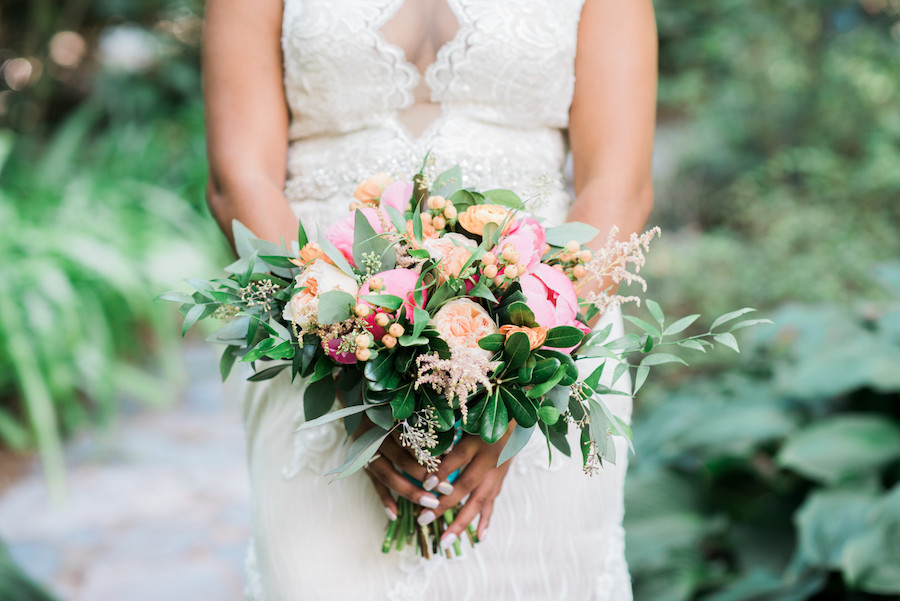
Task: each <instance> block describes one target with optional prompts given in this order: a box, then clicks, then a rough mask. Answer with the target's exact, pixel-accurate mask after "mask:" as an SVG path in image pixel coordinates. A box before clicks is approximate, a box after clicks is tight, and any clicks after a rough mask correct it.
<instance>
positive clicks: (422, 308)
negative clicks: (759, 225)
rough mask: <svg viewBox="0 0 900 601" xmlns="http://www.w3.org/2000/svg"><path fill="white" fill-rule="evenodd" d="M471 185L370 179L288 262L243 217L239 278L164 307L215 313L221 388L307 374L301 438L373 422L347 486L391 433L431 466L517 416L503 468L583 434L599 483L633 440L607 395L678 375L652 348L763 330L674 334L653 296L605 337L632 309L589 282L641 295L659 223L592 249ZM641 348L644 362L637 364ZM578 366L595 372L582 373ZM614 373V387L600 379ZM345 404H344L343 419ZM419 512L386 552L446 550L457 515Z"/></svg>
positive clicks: (501, 195) (724, 340)
mask: <svg viewBox="0 0 900 601" xmlns="http://www.w3.org/2000/svg"><path fill="white" fill-rule="evenodd" d="M461 180H462V174H461V172H460V169H459V168H458V167H457V168H454V169H451V170H449V171H447V172H445V173H443V174H441V175H440V176H439V177H437V178H436V180H435V181H434V182H432V183H430V185H429V184H427V183H426V182H425V178H424V176H423V175H422V174H421V173H420V174H419V175H417V176H416V177H415V178H414V180H413V181H412V182H409V183H407V182H394V181H392V180H391V179H390V178H389V177H387V176H386V175H384V174H379V175H376V176H374V177H372V178H370V179H369V180H367V181H365V182H363V183H361V184H360V185H359V187H358V188H357V190H356V193H355V194H354V196H355V201H354V202H353V204H352V205H351V209H352V210H351V212H350V213H349V214H348V215H347V216H346V217H344V218H343V219H341V220H340V221H337V222H336V223H334V224H333V225H332V226H331V227H329V228H328V229H326V230H325V231H324V232H322V233H321V234H320V236H319V237H318V239H317V240H315V241H312V240H309V238H308V237H307V234H306V232H305V230H304V228H303V225H302V224H301V225H300V228H299V232H298V244H297V245H296V247H294V248H293V249H291V250H288V249H287V248H286V247H285V246H282V245H277V244H273V243H270V242H267V241H263V240H259V239H255V238H254V237H253V236H252V234H251V233H250V232H249V231H248V230H247V229H246V228H245V227H243V226H242V225H241V224H239V223H237V222H236V223H235V224H234V239H235V245H236V248H237V251H238V253H239V255H240V259H239V260H238V261H237V262H236V263H234V264H232V265H230V266H229V267H228V268H227V269H226V271H227V272H229V273H230V275H229V276H228V277H227V278H223V279H214V280H211V281H198V280H191V281H189V283H190V284H191V285H192V286H193V287H194V288H195V289H196V291H195V292H194V293H193V294H191V295H186V294H182V293H177V292H176V293H167V294H165V295H163V296H162V298H164V299H166V300H173V301H176V302H180V303H182V306H181V312H182V314H183V315H184V330H185V331H187V329H188V328H190V327H191V326H192V325H193V324H194V323H196V322H197V321H198V320H200V319H203V318H206V317H213V318H217V319H220V320H222V321H223V322H225V323H224V325H223V326H222V327H221V329H219V330H218V331H217V332H215V333H214V334H213V335H212V336H211V337H210V340H211V341H212V342H216V343H221V344H225V345H227V346H226V349H225V352H224V354H223V355H222V360H221V371H222V376H223V378H224V377H227V375H228V373H229V372H230V370H231V368H232V366H233V364H234V363H235V361H238V360H240V361H242V362H247V363H250V364H251V365H253V367H254V372H255V373H254V375H253V376H251V377H250V380H253V381H258V380H264V379H267V378H272V377H274V376H276V375H277V374H279V373H280V372H282V371H283V370H290V371H291V375H292V377H293V378H297V377H298V376H299V377H303V378H308V381H307V386H306V390H305V393H304V397H303V406H304V412H305V418H306V423H305V424H304V425H303V426H301V429H306V428H314V427H316V426H318V425H321V424H324V423H326V422H330V421H333V420H338V419H343V420H344V423H345V426H346V427H347V429H348V433H350V432H354V431H356V429H357V427H358V426H359V424H360V420H361V419H362V415H363V414H365V415H366V417H368V419H369V420H370V422H371V423H372V424H374V426H373V427H371V428H369V429H368V430H365V432H363V433H362V434H361V435H360V436H359V437H358V438H356V439H355V440H354V442H353V443H352V444H351V445H350V447H349V450H348V455H347V460H346V463H344V464H343V465H341V466H340V467H338V468H337V469H335V470H333V471H332V472H330V473H331V474H333V475H335V476H336V477H337V478H345V477H347V476H349V475H351V474H353V473H354V472H356V471H358V470H359V469H361V468H363V467H364V466H365V465H366V463H367V462H368V461H370V460H371V459H372V458H373V456H374V455H375V454H376V452H377V451H378V448H379V446H380V445H381V444H382V442H383V441H384V440H385V438H386V437H388V436H391V435H392V433H396V434H398V435H399V436H398V439H399V441H400V443H401V444H402V445H404V446H406V447H407V448H408V450H409V451H410V452H411V453H412V454H413V455H414V456H415V458H416V459H417V461H418V462H419V463H420V464H421V465H422V466H424V467H425V468H426V469H427V470H428V471H435V470H437V468H438V465H439V463H440V460H441V456H442V455H443V454H444V453H446V452H448V451H449V450H450V449H451V448H452V446H453V445H454V444H455V442H456V441H457V440H458V439H459V437H460V436H461V435H462V433H468V434H470V435H476V436H480V437H481V438H482V439H483V440H484V441H486V442H488V443H497V442H498V441H500V440H501V438H502V437H503V436H504V435H505V434H506V432H507V430H508V428H509V426H510V424H511V423H512V422H513V420H514V423H515V428H514V429H513V431H512V433H511V435H510V436H509V437H508V440H507V441H506V443H505V446H504V448H503V450H502V454H501V456H500V461H501V463H502V462H504V461H506V460H508V459H509V458H510V457H512V456H513V455H515V454H516V453H517V452H518V451H519V450H521V449H522V448H523V447H524V446H525V444H526V443H527V442H528V441H529V439H530V438H531V437H532V436H533V435H535V434H536V433H539V434H540V435H541V436H543V437H544V438H545V439H546V441H547V445H548V449H549V448H550V447H555V448H556V449H558V450H559V451H561V452H562V453H564V454H566V455H569V454H570V447H569V443H568V440H567V437H566V433H567V432H568V431H569V429H570V428H579V429H580V430H581V433H580V451H581V457H582V461H583V464H584V470H585V472H587V473H588V474H592V473H594V472H596V471H597V470H598V468H599V467H600V465H601V463H602V462H603V461H609V462H614V461H615V445H614V444H613V437H616V436H623V437H625V438H626V439H628V438H629V437H630V431H629V427H628V425H627V424H625V423H624V422H623V421H622V420H620V419H619V418H618V417H616V416H615V415H613V414H612V412H611V411H610V410H609V409H608V408H607V407H606V406H605V405H604V403H603V401H602V398H601V395H605V394H630V393H625V392H622V391H621V390H618V389H616V388H614V387H615V385H616V382H618V381H619V380H620V379H621V378H622V377H624V376H625V374H626V372H629V371H630V370H634V376H633V381H634V390H635V391H637V389H639V388H640V387H641V385H642V384H643V383H644V381H645V380H646V378H647V374H648V372H649V371H650V368H651V367H652V366H654V365H660V364H663V363H669V362H681V363H683V360H682V359H680V358H679V357H678V356H676V355H673V354H670V353H660V352H652V351H655V349H656V348H657V347H660V346H671V345H679V346H682V347H686V348H692V349H695V350H700V351H704V350H705V349H706V348H708V347H710V346H712V342H710V340H714V341H717V342H719V343H721V344H724V345H726V346H729V347H731V348H734V349H735V350H737V345H736V342H735V339H734V336H733V335H732V334H731V333H730V331H731V330H735V329H737V328H740V327H744V326H747V325H751V324H753V323H756V322H758V321H761V320H745V321H741V322H737V323H735V324H734V325H732V326H731V327H730V329H729V330H728V331H725V330H722V331H719V332H713V330H715V329H716V328H719V327H720V326H722V325H723V324H726V323H730V322H733V320H735V319H737V318H738V317H739V316H740V315H742V314H744V313H746V312H748V311H750V309H743V310H740V311H735V312H733V313H729V314H727V315H724V316H722V317H721V318H719V319H718V320H716V322H715V323H714V324H713V327H712V329H711V330H710V331H709V332H707V333H705V334H701V335H697V336H691V337H689V338H684V339H678V338H676V336H677V335H678V334H681V333H682V332H683V331H684V330H685V329H687V328H688V327H689V326H690V325H691V324H692V323H693V322H694V321H695V320H696V319H697V318H698V317H699V316H698V315H691V316H689V317H685V318H683V319H679V320H677V321H675V322H673V323H671V324H668V325H667V324H666V320H665V316H664V315H663V313H662V310H661V309H660V308H659V306H658V305H657V304H656V303H654V302H653V301H649V300H647V301H646V305H647V307H648V308H649V311H650V313H651V314H652V316H653V318H654V320H655V322H656V323H650V322H647V321H645V320H642V319H639V318H636V317H631V316H628V317H626V319H629V320H630V321H631V322H632V323H634V324H636V325H637V326H638V328H639V329H640V330H641V331H642V334H629V335H626V336H624V337H620V338H616V339H610V338H611V336H610V329H611V326H609V327H607V328H605V329H603V330H601V331H596V332H592V331H591V328H590V327H589V326H588V325H587V324H588V322H590V321H591V320H592V319H594V318H595V317H596V316H598V315H600V314H601V313H602V312H603V311H604V310H605V309H607V308H608V307H610V306H614V305H618V304H621V303H622V302H626V301H639V299H637V298H636V297H623V296H619V295H616V294H611V293H610V292H609V290H601V289H599V287H598V286H597V285H596V284H597V283H598V282H601V281H602V282H614V283H616V284H618V283H632V282H636V283H638V284H641V285H644V282H643V280H642V279H641V277H640V276H639V275H638V271H639V270H640V267H641V266H642V265H643V264H644V252H645V251H647V250H648V246H649V244H650V241H651V240H652V239H653V238H654V237H655V236H656V235H657V234H658V233H659V230H658V228H654V229H652V230H650V231H648V232H646V233H644V234H642V235H637V234H632V235H631V237H630V239H629V240H628V241H624V242H622V241H618V240H617V239H616V232H615V231H613V232H611V233H610V235H609V238H608V242H607V244H606V246H605V247H603V248H602V249H600V250H598V251H592V250H589V249H588V248H586V247H585V243H587V242H589V241H590V240H592V239H594V238H595V237H596V236H597V234H598V232H597V230H596V229H595V228H593V227H590V226H587V225H585V224H580V223H566V224H564V225H560V226H556V227H546V226H545V225H543V224H542V223H540V222H539V221H538V220H536V219H535V218H533V217H531V216H528V215H527V214H525V213H524V211H523V209H524V204H523V202H522V201H521V200H520V199H519V197H518V196H516V195H515V194H514V193H513V192H511V191H509V190H488V191H481V192H479V191H476V190H473V189H464V188H462V187H461V184H460V182H461ZM629 267H633V270H632V271H630V270H629ZM587 290H590V291H589V292H586V291H587ZM635 353H637V354H642V355H644V356H643V358H642V359H641V360H640V361H632V362H629V361H628V360H627V357H628V356H629V355H632V354H635ZM583 358H594V363H599V365H598V366H597V367H595V369H593V370H592V371H590V373H581V372H580V371H579V369H578V362H579V360H581V359H583ZM607 364H609V366H610V367H609V368H607V369H612V379H611V382H609V383H608V384H604V383H601V373H603V370H604V367H606V365H607ZM338 393H339V394H340V399H341V401H342V403H343V406H342V407H341V408H339V409H337V410H334V405H335V401H336V398H337V396H338ZM415 512H416V508H415V507H414V506H413V505H412V504H411V503H409V502H405V500H403V499H401V503H400V512H399V515H398V518H397V520H395V521H394V522H392V523H391V525H390V526H389V530H388V535H387V538H386V541H385V550H388V549H389V548H390V547H391V546H392V545H394V544H396V545H397V546H398V547H400V546H402V545H404V544H416V545H417V546H418V547H419V549H420V551H421V552H422V553H423V554H425V555H429V553H430V551H432V550H433V551H434V552H437V551H438V546H437V540H438V538H439V536H440V533H441V531H442V529H443V528H444V527H446V525H448V524H449V521H452V519H453V512H452V511H451V512H450V513H449V515H446V516H445V517H444V519H443V520H440V519H439V520H437V521H435V522H434V523H433V524H432V525H431V529H428V528H426V527H419V526H418V525H417V524H416V522H415V519H414V518H415V516H414V513H415ZM470 536H473V535H472V533H471V531H470ZM456 545H457V546H456V552H457V553H459V546H458V545H459V543H458V542H457V543H456Z"/></svg>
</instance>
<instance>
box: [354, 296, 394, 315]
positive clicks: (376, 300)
mask: <svg viewBox="0 0 900 601" xmlns="http://www.w3.org/2000/svg"><path fill="white" fill-rule="evenodd" d="M359 300H361V301H366V302H367V303H369V304H371V305H374V306H376V307H381V308H383V309H387V310H388V311H396V310H397V309H399V308H400V307H402V306H403V299H402V298H400V297H399V296H394V295H393V294H363V295H362V296H360V297H359Z"/></svg>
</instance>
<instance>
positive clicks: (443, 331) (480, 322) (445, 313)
mask: <svg viewBox="0 0 900 601" xmlns="http://www.w3.org/2000/svg"><path fill="white" fill-rule="evenodd" d="M434 326H435V328H436V329H437V331H438V333H439V334H440V335H441V338H443V339H444V340H445V341H446V342H447V344H449V345H450V346H451V347H457V348H465V349H468V350H471V351H477V352H479V353H480V354H485V356H486V357H488V358H490V356H491V355H492V354H493V353H491V352H490V351H485V350H484V349H482V348H481V347H480V346H478V341H479V340H481V339H482V338H484V337H485V336H488V335H490V334H496V333H497V324H496V323H494V320H493V319H491V316H490V315H489V314H488V312H487V311H485V310H484V308H482V307H481V305H479V304H478V303H475V302H472V301H471V300H469V299H467V298H461V299H458V300H454V301H450V302H449V303H447V304H446V305H444V306H443V307H441V309H440V310H439V311H438V312H437V313H435V315H434Z"/></svg>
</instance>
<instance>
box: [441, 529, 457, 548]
mask: <svg viewBox="0 0 900 601" xmlns="http://www.w3.org/2000/svg"><path fill="white" fill-rule="evenodd" d="M455 542H456V535H455V534H453V533H452V532H451V533H450V534H446V535H444V538H442V539H441V549H443V550H445V551H446V550H447V549H449V548H450V547H452V546H453V543H455Z"/></svg>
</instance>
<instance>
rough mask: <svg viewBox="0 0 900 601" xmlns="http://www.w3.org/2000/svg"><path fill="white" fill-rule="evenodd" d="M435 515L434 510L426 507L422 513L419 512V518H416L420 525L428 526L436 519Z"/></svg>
mask: <svg viewBox="0 0 900 601" xmlns="http://www.w3.org/2000/svg"><path fill="white" fill-rule="evenodd" d="M434 518H435V515H434V512H433V511H431V510H430V509H426V510H425V511H423V512H422V513H420V514H419V518H418V519H417V520H416V521H417V522H419V526H427V525H428V524H430V523H431V522H433V521H434Z"/></svg>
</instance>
